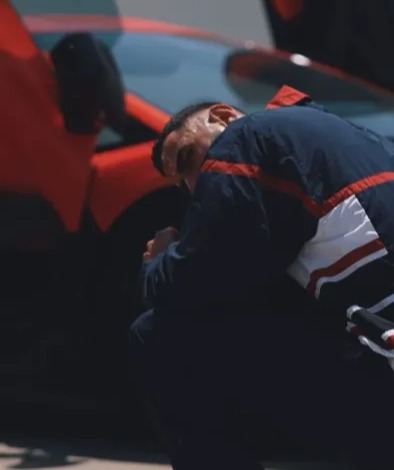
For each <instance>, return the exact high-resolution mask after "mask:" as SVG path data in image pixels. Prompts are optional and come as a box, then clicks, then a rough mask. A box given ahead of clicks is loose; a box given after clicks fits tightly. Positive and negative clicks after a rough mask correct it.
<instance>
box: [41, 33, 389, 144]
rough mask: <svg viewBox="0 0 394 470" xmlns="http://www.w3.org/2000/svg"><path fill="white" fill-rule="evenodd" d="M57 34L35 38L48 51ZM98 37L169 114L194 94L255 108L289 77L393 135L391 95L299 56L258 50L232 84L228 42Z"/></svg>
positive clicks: (138, 87)
mask: <svg viewBox="0 0 394 470" xmlns="http://www.w3.org/2000/svg"><path fill="white" fill-rule="evenodd" d="M61 36H62V34H37V35H35V40H36V42H37V44H38V45H39V46H40V47H41V48H42V49H44V50H48V49H50V48H51V47H52V46H53V45H54V44H55V43H56V42H57V41H58V40H59V39H60V37H61ZM97 36H98V37H99V38H100V39H101V40H103V41H104V42H105V43H106V44H107V45H109V47H110V48H111V49H112V52H113V54H114V56H115V58H116V60H117V63H118V65H119V67H120V70H121V72H122V75H123V80H124V83H125V85H126V88H127V89H128V90H129V91H130V92H132V93H135V94H136V95H139V96H140V97H142V98H143V99H145V100H146V101H148V102H149V103H152V104H154V105H155V106H157V107H158V108H160V109H162V110H164V111H166V112H168V113H170V114H173V113H175V112H176V111H178V110H179V109H181V108H182V107H184V106H187V105H189V104H192V103H196V102H199V101H222V102H226V103H229V104H232V105H234V106H237V107H239V108H241V109H243V110H245V111H246V112H253V111H256V110H258V109H262V108H263V107H264V106H265V104H266V103H267V102H268V101H269V100H270V99H271V98H272V97H273V95H274V94H275V93H276V92H277V90H278V89H279V88H280V87H281V86H282V85H284V84H287V85H290V86H293V87H295V88H298V89H300V90H302V91H304V92H306V93H309V94H311V96H312V97H313V99H314V100H315V101H316V102H318V103H320V104H322V105H324V106H325V107H326V108H327V109H328V110H329V111H332V112H334V113H336V114H338V115H340V116H342V117H346V118H347V119H349V120H350V121H352V122H354V123H356V124H358V125H361V126H366V127H369V128H370V129H372V130H374V131H376V132H379V133H381V134H383V135H386V136H388V137H394V99H393V98H391V96H390V95H389V94H386V93H383V92H380V91H378V90H375V89H374V88H372V87H371V88H369V87H368V86H367V85H365V86H364V85H361V84H359V83H357V84H356V83H351V82H349V81H347V80H343V79H341V78H338V77H336V76H333V75H330V74H327V73H325V72H323V71H320V70H318V69H315V68H311V67H308V66H305V64H300V61H297V60H293V61H291V60H288V59H284V58H281V57H278V56H276V55H273V54H270V53H268V52H263V51H262V52H261V53H259V54H258V56H259V59H258V69H259V70H258V74H256V75H254V76H252V77H250V78H245V77H243V78H242V80H241V86H239V81H238V86H237V87H234V86H233V83H232V80H231V79H229V75H228V73H227V72H226V66H227V64H228V59H229V57H231V55H232V54H233V53H234V52H236V51H235V50H234V48H233V47H232V46H231V45H229V44H227V43H224V42H220V41H216V40H208V39H205V38H204V39H202V38H196V37H184V36H171V35H165V34H147V33H117V32H100V33H98V34H97ZM246 51H247V50H246V49H245V52H246ZM297 62H298V63H297Z"/></svg>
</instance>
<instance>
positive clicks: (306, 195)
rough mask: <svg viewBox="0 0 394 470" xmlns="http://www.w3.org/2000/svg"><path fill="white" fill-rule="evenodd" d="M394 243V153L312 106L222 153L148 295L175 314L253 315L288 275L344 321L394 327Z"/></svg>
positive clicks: (239, 130) (277, 115)
mask: <svg viewBox="0 0 394 470" xmlns="http://www.w3.org/2000/svg"><path fill="white" fill-rule="evenodd" d="M304 104H305V103H304ZM393 244H394V144H393V143H391V142H389V141H388V140H386V139H384V138H382V137H380V136H378V135H376V134H374V133H372V132H370V131H368V130H364V129H361V128H359V127H356V126H355V125H353V124H351V123H349V122H347V121H345V120H343V119H341V118H339V117H337V116H335V115H332V114H330V113H327V112H325V111H323V110H321V109H318V108H317V107H315V106H309V105H308V104H306V105H303V106H288V107H283V108H280V109H272V110H265V111H262V112H258V113H255V114H251V115H248V116H246V117H244V118H242V119H239V120H237V121H235V122H233V123H232V124H230V126H229V127H228V128H227V129H226V130H225V131H224V132H223V133H222V134H221V135H220V136H219V137H218V138H217V139H216V141H215V142H214V143H213V145H212V146H211V148H210V150H209V153H208V155H207V159H206V161H205V163H204V165H203V171H202V174H201V176H200V177H199V180H198V183H197V187H196V190H195V194H194V196H193V200H192V203H191V206H190V209H189V211H188V213H187V216H186V219H185V222H184V225H183V229H182V231H181V239H180V242H178V243H175V244H173V245H172V246H171V247H170V248H169V249H168V250H167V251H166V252H165V253H163V254H161V255H159V256H158V257H157V258H156V259H155V260H153V261H152V262H150V263H148V264H146V265H145V267H144V291H145V295H146V296H147V298H149V299H150V300H151V301H152V303H153V305H156V306H160V307H164V308H165V309H169V310H172V311H180V310H188V309H190V308H201V309H203V308H204V307H206V306H208V305H209V306H210V307H212V306H215V305H218V306H219V305H223V304H226V303H227V305H228V306H234V305H235V304H237V303H239V305H242V301H243V299H246V298H248V299H253V298H257V297H261V295H262V293H264V290H266V291H267V290H269V289H270V285H271V284H272V283H273V281H275V280H276V279H277V278H278V277H279V276H282V275H283V274H284V273H287V274H288V275H290V276H291V277H292V278H293V279H295V280H296V281H297V282H298V283H299V284H300V285H301V286H302V287H304V288H305V289H306V290H308V291H309V292H310V293H311V294H312V295H314V296H315V297H316V298H317V299H319V300H321V301H323V302H326V303H327V304H329V305H332V306H334V307H335V308H336V309H337V310H338V311H343V312H345V311H346V310H347V309H348V308H349V307H351V306H354V305H358V306H361V307H365V308H368V309H370V311H371V312H373V313H374V314H377V315H381V316H382V317H384V318H388V319H394V254H393V250H394V246H393ZM349 325H350V328H352V327H353V326H354V325H352V324H351V323H350V324H349Z"/></svg>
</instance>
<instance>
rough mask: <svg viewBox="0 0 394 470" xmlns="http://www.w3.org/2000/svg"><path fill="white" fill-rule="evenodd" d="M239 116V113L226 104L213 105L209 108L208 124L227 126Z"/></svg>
mask: <svg viewBox="0 0 394 470" xmlns="http://www.w3.org/2000/svg"><path fill="white" fill-rule="evenodd" d="M239 116H240V113H239V112H238V111H237V110H236V109H234V108H233V107H232V106H230V105H228V104H222V103H220V104H214V105H213V106H211V107H210V108H209V118H208V119H209V122H210V123H218V124H222V125H223V126H227V125H228V124H230V122H232V121H234V120H235V119H237V118H238V117H239Z"/></svg>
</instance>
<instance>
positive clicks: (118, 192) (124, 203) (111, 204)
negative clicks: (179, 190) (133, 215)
mask: <svg viewBox="0 0 394 470" xmlns="http://www.w3.org/2000/svg"><path fill="white" fill-rule="evenodd" d="M152 146H153V142H148V143H144V144H139V145H136V146H134V147H126V148H122V149H120V150H112V151H111V152H108V153H107V152H105V153H101V154H98V155H95V156H94V157H93V159H92V168H93V181H92V186H91V192H90V197H89V207H90V209H91V212H92V214H93V216H94V218H95V220H96V222H97V224H98V226H99V227H100V229H101V230H103V231H106V230H108V229H109V228H110V227H111V225H112V224H113V222H114V221H115V220H116V219H117V218H118V217H119V216H120V215H121V214H122V213H123V212H124V211H125V210H126V209H127V208H128V207H130V206H131V205H133V204H135V203H136V202H137V201H138V200H140V199H142V198H143V197H144V196H147V195H148V194H151V193H153V192H155V191H158V190H160V189H164V188H166V187H169V186H172V185H173V184H174V181H173V180H171V179H168V178H164V177H163V176H162V175H161V174H160V173H159V172H158V171H157V170H156V169H155V168H154V166H153V165H152V162H151V158H150V155H151V151H152Z"/></svg>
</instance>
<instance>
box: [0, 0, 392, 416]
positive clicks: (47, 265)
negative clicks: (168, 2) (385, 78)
mask: <svg viewBox="0 0 394 470" xmlns="http://www.w3.org/2000/svg"><path fill="white" fill-rule="evenodd" d="M0 26H1V28H0V68H1V69H2V73H1V74H0V85H1V86H0V97H1V102H2V104H3V106H2V108H3V109H2V111H1V113H0V128H1V129H2V143H1V144H0V165H1V171H0V191H1V194H0V207H1V210H0V217H1V227H2V234H1V235H0V256H1V266H2V268H1V269H2V271H1V272H2V283H1V288H0V294H1V295H0V303H1V306H2V311H3V312H4V313H3V320H2V322H3V323H4V326H2V327H1V328H0V331H1V335H3V338H2V341H1V346H0V347H1V348H2V349H3V351H2V356H1V357H2V358H3V360H2V363H1V364H0V376H1V381H2V387H1V389H2V394H3V398H2V402H3V403H7V404H9V403H11V402H12V403H16V404H17V405H18V407H20V406H21V404H22V403H24V404H27V405H29V404H31V403H36V404H37V403H41V404H43V403H45V407H48V406H49V405H50V404H51V403H53V404H54V405H57V404H58V403H62V404H64V403H69V404H71V405H70V406H71V407H72V408H74V409H83V408H84V409H86V408H89V407H91V408H92V409H94V407H95V406H96V405H97V403H98V404H99V406H100V407H103V403H111V404H112V408H111V411H113V409H116V408H117V409H118V410H121V411H124V410H125V408H124V407H125V403H128V404H129V405H130V404H131V403H132V401H133V400H131V399H130V387H131V386H132V380H131V383H130V377H128V374H127V371H128V363H127V326H128V324H129V323H130V321H131V317H132V312H133V309H134V311H135V309H136V305H138V295H137V292H138V282H137V275H138V270H139V266H140V261H141V254H142V251H143V248H144V243H145V241H146V240H147V239H148V237H150V236H151V235H153V234H154V232H155V231H156V230H157V229H159V228H161V227H164V226H167V225H179V223H180V220H181V218H182V214H183V211H184V207H185V204H186V203H187V197H183V195H182V193H181V191H180V190H179V189H178V188H177V187H175V186H174V181H171V180H167V179H165V178H163V177H161V176H160V175H159V174H158V173H157V172H156V171H155V170H154V169H153V167H152V165H151V162H150V150H151V146H152V143H153V141H154V139H155V138H156V136H157V135H158V132H160V130H161V129H162V127H163V125H164V123H165V122H166V121H167V119H168V118H169V116H170V115H171V114H172V113H174V112H176V111H177V110H178V109H180V108H182V107H183V106H185V105H188V104H191V103H194V102H198V101H200V100H204V101H205V100H214V101H223V102H228V103H231V104H233V105H236V106H238V107H239V108H241V109H244V110H245V111H247V112H251V111H254V110H257V109H260V108H262V107H264V106H265V105H266V104H267V103H268V101H269V100H270V99H271V98H272V97H273V95H274V94H275V93H276V92H277V90H278V89H279V88H280V87H281V86H282V85H284V84H287V85H290V86H292V87H294V88H298V89H301V90H303V91H305V92H306V93H309V94H311V96H312V97H313V98H314V99H315V100H316V101H318V102H319V103H321V104H323V105H325V106H326V108H328V109H329V110H331V111H334V112H336V113H337V114H339V115H341V116H344V117H347V118H348V119H350V120H351V121H353V122H354V123H356V124H358V125H363V126H367V127H370V128H371V130H373V131H375V132H379V133H382V134H384V135H387V136H388V137H394V97H393V95H392V94H391V93H389V92H386V91H385V90H382V89H378V88H376V87H373V86H371V85H369V84H367V83H364V82H362V81H360V80H356V79H353V78H351V77H348V76H346V75H344V74H341V73H340V72H338V71H336V70H333V69H330V68H327V67H323V66H320V65H317V64H313V63H311V62H310V60H309V59H308V58H306V57H303V56H300V55H289V54H284V53H281V52H278V51H276V50H265V49H262V48H260V47H258V46H257V45H256V44H253V43H246V44H237V43H234V42H232V41H230V40H227V39H223V38H220V37H217V36H216V35H215V34H213V33H208V32H204V31H200V30H193V29H190V28H186V27H182V26H176V25H169V24H163V23H159V22H155V21H148V20H143V19H137V18H121V19H119V18H108V17H100V16H94V17H93V16H89V17H87V16H86V17H84V16H79V17H78V16H72V17H70V16H39V17H27V18H23V21H21V20H20V19H19V17H18V16H17V14H16V13H15V11H14V10H13V8H12V7H11V4H9V3H7V2H5V1H3V2H1V6H0ZM81 31H83V32H89V33H91V34H93V35H94V36H95V37H97V38H99V39H100V40H101V41H102V42H104V43H105V44H106V45H107V46H108V47H109V48H110V50H111V51H112V54H113V57H114V58H115V61H116V64H117V67H118V68H119V70H120V72H121V75H122V80H123V83H124V86H125V88H126V91H127V92H126V96H125V109H126V118H125V125H124V126H123V127H122V128H121V129H116V128H115V129H114V128H109V127H105V128H104V129H102V130H101V133H100V134H99V136H98V140H97V145H96V149H95V152H94V155H93V145H94V137H92V136H81V135H72V134H70V133H69V132H67V131H66V130H65V129H64V126H63V124H62V120H61V113H60V112H59V109H58V108H59V105H58V91H57V87H58V84H57V83H56V80H55V75H54V73H53V64H52V63H51V60H50V59H49V57H48V56H49V55H50V54H48V53H50V52H51V51H52V50H53V48H54V47H56V45H57V44H58V43H59V41H60V40H61V39H62V38H63V37H64V36H65V35H67V34H69V33H77V32H81ZM28 32H29V33H30V35H29V34H28ZM4 70H5V71H6V73H5V72H4ZM44 392H45V394H44ZM92 403H93V405H92ZM7 406H8V405H7ZM131 408H132V409H133V412H135V408H136V407H135V406H131ZM137 408H138V406H137ZM18 409H20V408H18ZM37 409H39V408H37ZM127 410H128V411H130V406H128V407H127Z"/></svg>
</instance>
